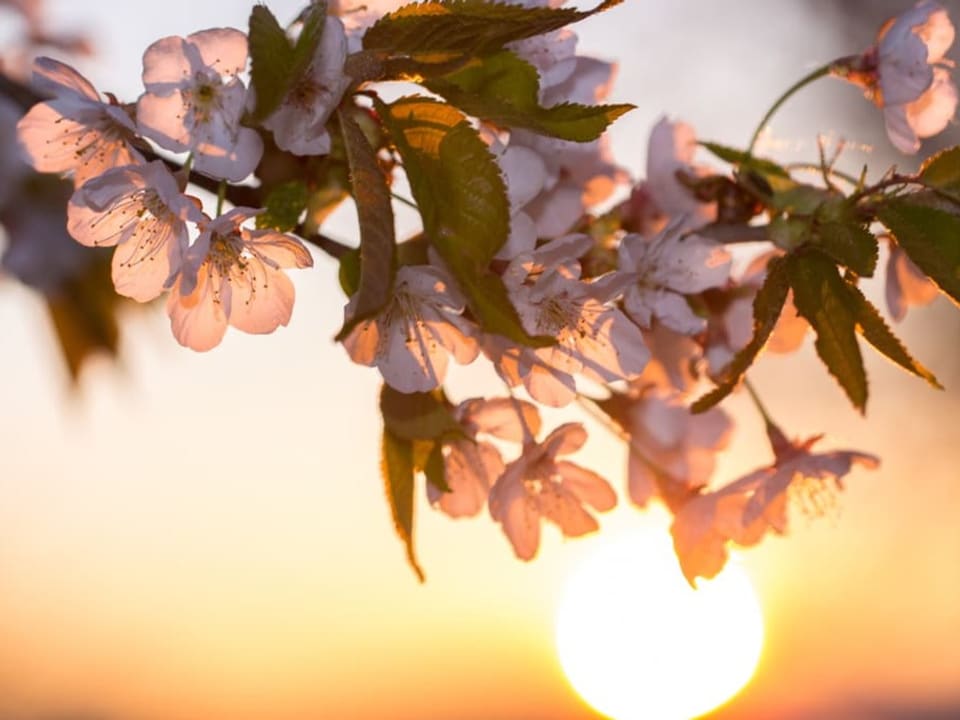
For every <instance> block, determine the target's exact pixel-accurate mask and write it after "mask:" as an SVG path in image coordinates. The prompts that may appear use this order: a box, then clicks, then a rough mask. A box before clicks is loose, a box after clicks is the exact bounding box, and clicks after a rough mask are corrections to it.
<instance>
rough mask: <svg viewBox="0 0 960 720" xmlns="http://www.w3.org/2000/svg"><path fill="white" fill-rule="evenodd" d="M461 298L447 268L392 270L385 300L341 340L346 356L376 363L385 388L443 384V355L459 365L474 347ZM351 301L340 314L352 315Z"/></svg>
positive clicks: (408, 390)
mask: <svg viewBox="0 0 960 720" xmlns="http://www.w3.org/2000/svg"><path fill="white" fill-rule="evenodd" d="M464 306H465V301H464V299H463V297H462V296H461V294H460V292H459V291H458V290H457V289H456V288H454V287H453V284H452V282H451V280H450V279H449V277H448V276H447V274H446V273H444V272H443V271H442V270H440V269H438V268H434V267H430V266H426V265H406V266H403V267H401V268H400V269H399V270H398V271H397V276H396V279H395V281H394V290H393V296H392V298H391V300H390V303H389V304H388V305H387V306H386V307H385V308H384V309H383V310H381V311H380V312H379V313H378V314H377V315H376V317H373V318H371V319H369V320H364V321H363V322H361V323H359V324H358V325H357V326H356V327H355V328H354V329H353V331H352V332H351V333H350V334H349V335H348V336H347V337H346V338H345V339H344V341H343V346H344V348H345V349H346V351H347V353H348V354H349V355H350V359H351V360H353V361H354V362H355V363H360V364H361V365H370V366H375V367H377V368H378V369H379V370H380V373H381V374H382V375H383V379H384V380H385V381H386V383H387V384H388V385H390V387H392V388H394V389H395V390H399V391H400V392H405V393H412V392H426V391H427V390H432V389H434V388H435V387H438V386H439V385H440V384H441V383H443V380H444V378H445V377H446V374H447V360H448V355H453V357H454V358H455V359H456V360H457V362H459V363H460V364H467V363H470V362H473V360H474V359H475V358H476V356H477V353H478V351H479V346H478V345H477V341H476V340H475V339H474V338H473V337H472V333H473V329H472V328H471V327H470V325H469V324H468V323H467V321H466V320H465V319H464V318H463V317H461V313H462V312H463V309H464ZM352 312H353V300H351V301H350V303H348V304H347V306H346V308H345V310H344V314H345V316H346V318H347V319H349V318H350V317H351V316H352Z"/></svg>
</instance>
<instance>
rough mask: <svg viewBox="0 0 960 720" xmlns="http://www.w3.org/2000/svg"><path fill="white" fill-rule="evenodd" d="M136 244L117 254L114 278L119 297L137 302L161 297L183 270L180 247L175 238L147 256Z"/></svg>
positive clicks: (122, 247)
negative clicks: (180, 267) (167, 284)
mask: <svg viewBox="0 0 960 720" xmlns="http://www.w3.org/2000/svg"><path fill="white" fill-rule="evenodd" d="M138 250H139V248H138V247H137V243H136V242H124V243H121V244H120V246H119V247H117V249H116V250H115V251H114V253H113V261H112V263H111V276H112V278H113V286H114V288H115V289H116V291H117V293H118V294H119V295H123V296H124V297H128V298H132V299H134V300H136V301H137V302H149V301H151V300H153V299H155V298H157V297H160V295H161V293H163V291H164V288H165V286H166V283H167V280H168V279H169V278H170V276H171V274H173V272H174V271H175V269H176V268H178V267H179V265H180V262H181V258H180V245H179V243H178V242H177V241H176V240H175V239H173V238H171V239H170V241H168V242H165V243H163V244H162V245H161V247H160V248H159V251H158V252H154V253H151V254H150V255H148V256H147V257H143V256H142V255H141V254H140V253H139V252H138Z"/></svg>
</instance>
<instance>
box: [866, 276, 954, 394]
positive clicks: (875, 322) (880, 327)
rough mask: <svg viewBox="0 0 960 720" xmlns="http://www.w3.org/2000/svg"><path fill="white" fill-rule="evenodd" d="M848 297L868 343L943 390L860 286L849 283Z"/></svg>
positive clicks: (907, 369) (908, 370)
mask: <svg viewBox="0 0 960 720" xmlns="http://www.w3.org/2000/svg"><path fill="white" fill-rule="evenodd" d="M847 298H848V304H849V306H850V308H851V309H852V310H853V313H854V316H855V317H856V321H857V331H858V332H859V333H860V334H861V335H863V337H864V339H865V340H866V341H867V342H868V343H870V344H871V345H873V347H875V348H876V349H877V350H878V351H880V352H881V353H882V354H883V355H885V356H886V357H887V358H889V359H890V360H892V361H893V362H895V363H896V364H897V365H899V366H900V367H902V368H903V369H904V370H906V371H907V372H909V373H913V374H914V375H916V376H917V377H921V378H923V379H924V380H926V381H927V382H928V383H930V384H931V385H932V386H933V387H935V388H937V389H938V390H943V386H942V385H941V384H940V382H939V381H938V380H937V378H936V377H935V376H934V374H933V373H932V372H930V371H929V370H927V368H925V367H924V366H923V365H921V364H920V363H919V362H917V361H916V360H914V359H913V357H912V356H911V355H910V353H909V351H908V350H907V348H906V347H904V345H903V343H902V342H900V339H899V338H898V337H897V336H896V335H894V334H893V331H892V330H891V329H890V328H889V327H888V326H887V323H886V322H884V320H883V317H882V316H881V315H880V311H879V310H877V308H875V307H874V306H873V304H872V303H871V302H870V301H869V300H867V298H865V297H864V296H863V293H862V292H860V288H858V287H857V286H856V285H853V284H851V283H847Z"/></svg>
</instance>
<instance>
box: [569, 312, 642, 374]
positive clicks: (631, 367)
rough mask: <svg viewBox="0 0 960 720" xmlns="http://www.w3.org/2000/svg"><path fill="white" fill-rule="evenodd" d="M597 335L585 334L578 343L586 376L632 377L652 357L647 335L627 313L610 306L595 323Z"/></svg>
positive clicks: (594, 331)
mask: <svg viewBox="0 0 960 720" xmlns="http://www.w3.org/2000/svg"><path fill="white" fill-rule="evenodd" d="M592 330H593V336H592V337H591V335H590V334H586V335H582V336H580V337H579V339H578V342H577V350H578V351H579V352H580V354H581V360H582V362H583V370H582V371H581V372H582V373H583V375H584V376H585V377H588V378H591V379H594V380H597V381H600V382H612V381H616V380H630V379H632V378H634V377H636V376H637V375H639V374H640V373H641V372H642V371H643V368H644V367H646V364H647V362H648V361H649V360H650V351H649V350H648V349H647V346H646V344H645V343H644V342H643V334H642V333H641V332H640V329H639V328H638V327H637V326H636V325H634V324H633V323H632V322H630V320H628V319H627V316H626V315H624V314H623V313H622V312H620V311H619V310H616V309H613V308H610V309H607V310H605V311H603V312H602V313H600V314H598V315H597V316H596V318H595V319H594V321H593V323H592Z"/></svg>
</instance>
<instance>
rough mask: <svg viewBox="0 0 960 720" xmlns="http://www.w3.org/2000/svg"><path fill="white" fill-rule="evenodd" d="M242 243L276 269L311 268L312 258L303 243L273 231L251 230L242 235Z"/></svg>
mask: <svg viewBox="0 0 960 720" xmlns="http://www.w3.org/2000/svg"><path fill="white" fill-rule="evenodd" d="M243 239H244V243H245V244H246V245H248V246H249V247H251V248H253V249H254V250H255V251H256V252H257V254H259V255H262V256H263V257H265V258H267V259H268V260H269V261H270V262H271V263H273V264H274V265H275V266H276V267H278V268H293V267H296V268H308V267H313V256H312V255H310V251H309V250H307V248H306V247H304V245H303V243H302V242H300V241H299V240H297V239H296V238H294V237H291V236H290V235H285V234H283V233H278V232H275V231H273V230H252V231H246V232H244V234H243Z"/></svg>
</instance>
